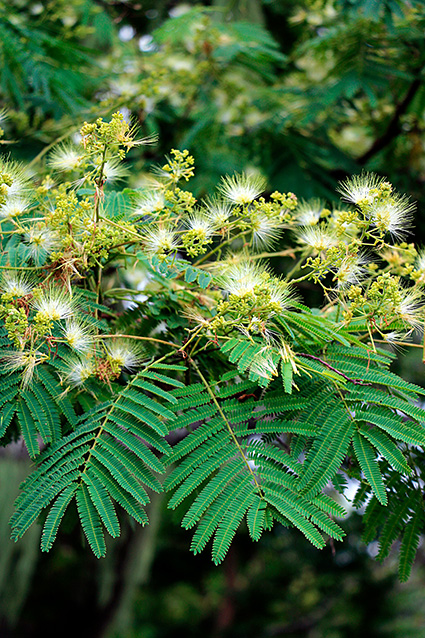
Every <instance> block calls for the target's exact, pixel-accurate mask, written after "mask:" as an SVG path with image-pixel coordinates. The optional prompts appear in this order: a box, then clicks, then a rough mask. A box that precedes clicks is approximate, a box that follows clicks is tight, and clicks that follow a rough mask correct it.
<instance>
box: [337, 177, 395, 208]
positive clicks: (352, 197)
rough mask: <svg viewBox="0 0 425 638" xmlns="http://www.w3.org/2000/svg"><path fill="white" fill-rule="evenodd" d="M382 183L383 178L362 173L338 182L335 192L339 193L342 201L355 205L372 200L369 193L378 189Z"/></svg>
mask: <svg viewBox="0 0 425 638" xmlns="http://www.w3.org/2000/svg"><path fill="white" fill-rule="evenodd" d="M384 182H385V180H384V178H383V177H379V176H378V175H376V174H375V173H362V174H361V175H353V177H350V178H349V179H347V180H345V181H343V182H340V184H339V186H338V188H337V191H338V192H339V193H341V195H342V199H343V200H344V201H346V202H350V203H352V204H356V205H357V204H359V203H361V202H364V201H369V200H371V199H373V197H374V195H373V194H372V195H371V191H372V190H375V189H378V188H379V187H380V186H381V185H382V184H383V183H384Z"/></svg>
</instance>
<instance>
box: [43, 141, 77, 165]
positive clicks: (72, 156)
mask: <svg viewBox="0 0 425 638" xmlns="http://www.w3.org/2000/svg"><path fill="white" fill-rule="evenodd" d="M83 159H84V153H83V150H82V149H81V148H78V147H77V146H74V145H73V144H61V145H60V146H57V147H56V148H55V149H54V150H53V151H52V153H51V154H50V156H49V160H48V165H49V166H50V167H51V168H53V169H54V170H56V171H65V172H66V171H74V170H76V169H77V168H80V167H81V165H82V162H83Z"/></svg>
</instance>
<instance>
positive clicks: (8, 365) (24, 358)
mask: <svg viewBox="0 0 425 638" xmlns="http://www.w3.org/2000/svg"><path fill="white" fill-rule="evenodd" d="M47 358H48V355H46V354H44V353H42V352H38V351H37V350H35V351H25V350H9V351H5V352H2V353H1V356H0V361H1V368H2V370H3V371H4V372H16V371H18V370H19V371H20V373H21V375H22V386H23V387H24V388H25V387H26V386H27V385H28V384H29V383H31V381H32V378H33V376H34V371H35V368H36V367H37V366H38V365H39V364H40V363H43V362H44V361H46V359H47Z"/></svg>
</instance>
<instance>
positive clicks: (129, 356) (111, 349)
mask: <svg viewBox="0 0 425 638" xmlns="http://www.w3.org/2000/svg"><path fill="white" fill-rule="evenodd" d="M105 348H106V352H107V355H108V359H109V360H110V362H111V364H112V365H116V366H118V367H119V368H125V369H126V370H128V371H129V372H132V371H133V370H135V369H136V368H138V367H139V366H140V364H141V363H142V361H143V359H144V356H145V354H144V351H143V349H142V348H141V347H140V345H139V344H137V343H134V341H131V340H130V339H117V340H116V341H112V342H110V343H107V344H105Z"/></svg>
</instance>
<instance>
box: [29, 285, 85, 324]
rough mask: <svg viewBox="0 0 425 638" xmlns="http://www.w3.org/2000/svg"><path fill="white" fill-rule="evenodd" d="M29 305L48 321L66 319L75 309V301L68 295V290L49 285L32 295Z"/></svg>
mask: <svg viewBox="0 0 425 638" xmlns="http://www.w3.org/2000/svg"><path fill="white" fill-rule="evenodd" d="M31 305H32V306H33V307H34V309H35V310H37V312H38V313H41V314H42V315H43V316H44V317H45V318H46V319H48V320H50V321H58V320H59V319H67V318H68V317H71V316H72V315H73V314H74V312H75V310H76V309H77V302H76V301H75V299H74V298H73V297H71V296H70V294H69V292H68V290H67V289H66V288H58V287H57V286H55V287H53V286H51V287H49V288H46V289H45V290H42V291H41V292H40V293H39V294H37V295H34V297H33V298H32V300H31Z"/></svg>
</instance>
